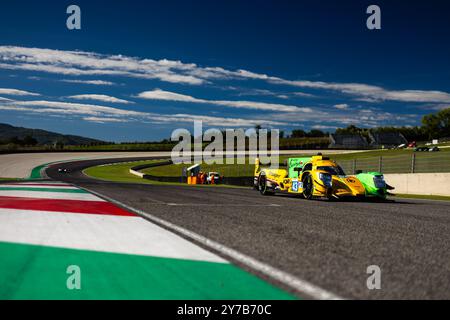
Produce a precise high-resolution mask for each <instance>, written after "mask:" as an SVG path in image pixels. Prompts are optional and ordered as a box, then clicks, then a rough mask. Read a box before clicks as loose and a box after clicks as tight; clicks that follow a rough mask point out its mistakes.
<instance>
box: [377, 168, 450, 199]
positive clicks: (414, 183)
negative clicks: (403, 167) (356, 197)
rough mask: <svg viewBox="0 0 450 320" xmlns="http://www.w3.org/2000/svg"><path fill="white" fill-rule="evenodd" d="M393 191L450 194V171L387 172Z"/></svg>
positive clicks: (387, 178)
mask: <svg viewBox="0 0 450 320" xmlns="http://www.w3.org/2000/svg"><path fill="white" fill-rule="evenodd" d="M384 178H385V179H386V182H387V183H388V184H389V185H392V186H393V187H395V189H394V190H393V193H400V194H402V193H403V194H418V195H433V196H450V173H398V174H385V175H384Z"/></svg>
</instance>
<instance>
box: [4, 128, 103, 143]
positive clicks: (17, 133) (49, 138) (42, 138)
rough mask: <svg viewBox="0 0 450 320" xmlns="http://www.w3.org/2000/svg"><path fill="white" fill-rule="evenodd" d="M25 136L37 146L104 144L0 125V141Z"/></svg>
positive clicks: (48, 132)
mask: <svg viewBox="0 0 450 320" xmlns="http://www.w3.org/2000/svg"><path fill="white" fill-rule="evenodd" d="M26 136H32V137H33V138H34V139H36V140H37V142H38V143H39V144H53V143H55V142H57V141H60V142H62V143H64V145H80V144H90V143H104V142H103V141H100V140H96V139H91V138H85V137H80V136H73V135H65V134H60V133H56V132H50V131H45V130H41V129H29V128H22V127H14V126H11V125H9V124H5V123H0V141H2V140H7V139H11V138H14V137H17V138H19V139H23V138H25V137H26Z"/></svg>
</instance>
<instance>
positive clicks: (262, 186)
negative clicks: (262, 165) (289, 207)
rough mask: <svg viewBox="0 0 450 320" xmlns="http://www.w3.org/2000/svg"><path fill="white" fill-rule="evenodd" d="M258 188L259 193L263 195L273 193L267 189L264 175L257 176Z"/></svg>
mask: <svg viewBox="0 0 450 320" xmlns="http://www.w3.org/2000/svg"><path fill="white" fill-rule="evenodd" d="M258 188H259V193H261V194H262V195H263V196H267V195H271V194H273V192H270V191H268V187H267V179H266V176H263V175H261V176H259V182H258Z"/></svg>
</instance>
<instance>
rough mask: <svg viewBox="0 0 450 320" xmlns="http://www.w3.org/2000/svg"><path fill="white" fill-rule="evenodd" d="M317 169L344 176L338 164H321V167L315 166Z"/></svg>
mask: <svg viewBox="0 0 450 320" xmlns="http://www.w3.org/2000/svg"><path fill="white" fill-rule="evenodd" d="M317 170H323V171H326V172H328V173H329V174H331V175H333V176H345V172H344V170H342V168H341V167H340V166H336V167H329V166H322V167H317Z"/></svg>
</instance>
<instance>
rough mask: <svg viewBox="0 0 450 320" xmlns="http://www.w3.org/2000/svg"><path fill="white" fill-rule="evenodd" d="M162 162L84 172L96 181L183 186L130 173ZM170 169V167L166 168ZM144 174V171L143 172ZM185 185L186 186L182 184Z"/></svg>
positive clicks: (98, 167) (105, 167)
mask: <svg viewBox="0 0 450 320" xmlns="http://www.w3.org/2000/svg"><path fill="white" fill-rule="evenodd" d="M160 161H161V160H153V161H151V160H147V161H137V162H126V163H117V164H109V165H101V166H96V167H90V168H87V169H85V170H84V171H83V172H84V174H86V175H87V176H89V177H91V178H95V179H100V180H105V181H113V182H123V183H144V184H161V185H181V183H175V182H159V181H153V180H148V179H143V178H140V177H137V176H135V175H133V174H131V173H130V169H131V168H132V167H135V166H139V165H143V164H150V163H154V162H160ZM164 167H168V166H164ZM141 172H144V170H141ZM182 185H185V184H182ZM193 187H232V188H241V187H239V186H225V185H214V186H207V185H196V186H193Z"/></svg>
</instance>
